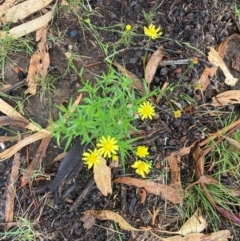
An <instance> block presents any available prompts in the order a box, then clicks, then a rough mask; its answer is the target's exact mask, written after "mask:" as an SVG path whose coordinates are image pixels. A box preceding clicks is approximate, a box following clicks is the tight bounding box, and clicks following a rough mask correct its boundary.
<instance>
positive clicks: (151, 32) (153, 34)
mask: <svg viewBox="0 0 240 241" xmlns="http://www.w3.org/2000/svg"><path fill="white" fill-rule="evenodd" d="M144 34H145V35H147V36H148V37H149V38H151V39H156V38H159V37H160V36H161V35H162V31H161V28H157V29H155V26H154V25H153V24H150V25H149V26H148V28H147V27H144Z"/></svg>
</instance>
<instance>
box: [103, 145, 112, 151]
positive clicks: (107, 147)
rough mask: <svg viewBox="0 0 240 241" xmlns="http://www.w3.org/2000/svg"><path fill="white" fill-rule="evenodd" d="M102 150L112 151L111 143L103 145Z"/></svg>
mask: <svg viewBox="0 0 240 241" xmlns="http://www.w3.org/2000/svg"><path fill="white" fill-rule="evenodd" d="M104 149H105V150H107V151H110V150H111V149H112V144H111V143H106V144H105V145H104Z"/></svg>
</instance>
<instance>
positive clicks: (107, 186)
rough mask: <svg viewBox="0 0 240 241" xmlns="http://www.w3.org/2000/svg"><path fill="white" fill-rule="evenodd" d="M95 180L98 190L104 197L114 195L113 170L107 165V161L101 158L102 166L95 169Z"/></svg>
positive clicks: (96, 166) (99, 165)
mask: <svg viewBox="0 0 240 241" xmlns="http://www.w3.org/2000/svg"><path fill="white" fill-rule="evenodd" d="M93 172H94V180H95V182H96V185H97V187H98V189H99V190H100V191H101V193H102V194H103V195H104V196H107V195H108V194H111V193H112V182H111V169H110V167H108V166H107V165H106V160H105V159H104V158H101V164H96V165H94V167H93Z"/></svg>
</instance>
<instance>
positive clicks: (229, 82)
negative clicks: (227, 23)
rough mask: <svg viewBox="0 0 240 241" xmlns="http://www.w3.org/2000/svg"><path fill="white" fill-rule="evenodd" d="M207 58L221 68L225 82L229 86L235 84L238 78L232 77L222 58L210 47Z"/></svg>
mask: <svg viewBox="0 0 240 241" xmlns="http://www.w3.org/2000/svg"><path fill="white" fill-rule="evenodd" d="M208 60H209V61H210V62H211V63H212V64H214V65H216V66H219V67H220V68H221V70H222V71H223V74H224V75H225V83H226V84H227V85H230V86H235V84H236V83H237V81H238V79H237V78H234V77H233V76H232V74H231V73H230V72H229V70H228V68H227V66H226V65H225V63H224V61H223V59H222V58H221V57H220V55H219V53H218V52H217V51H216V50H215V49H214V48H212V47H210V52H209V54H208Z"/></svg>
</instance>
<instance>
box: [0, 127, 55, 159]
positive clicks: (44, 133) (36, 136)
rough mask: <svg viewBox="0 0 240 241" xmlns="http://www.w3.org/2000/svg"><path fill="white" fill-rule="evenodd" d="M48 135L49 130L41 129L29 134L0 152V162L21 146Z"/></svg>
mask: <svg viewBox="0 0 240 241" xmlns="http://www.w3.org/2000/svg"><path fill="white" fill-rule="evenodd" d="M48 136H50V132H48V131H44V130H42V131H39V132H37V133H35V134H33V135H31V136H28V137H26V138H25V139H23V140H21V141H20V142H18V143H17V144H15V145H14V146H12V147H10V148H8V149H7V150H5V151H4V152H2V153H0V162H2V161H4V160H6V159H8V158H9V157H11V156H13V155H14V154H15V153H16V152H18V151H19V150H21V149H22V148H23V147H25V146H27V145H29V144H31V143H33V142H35V141H38V140H41V139H43V138H44V137H48Z"/></svg>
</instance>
